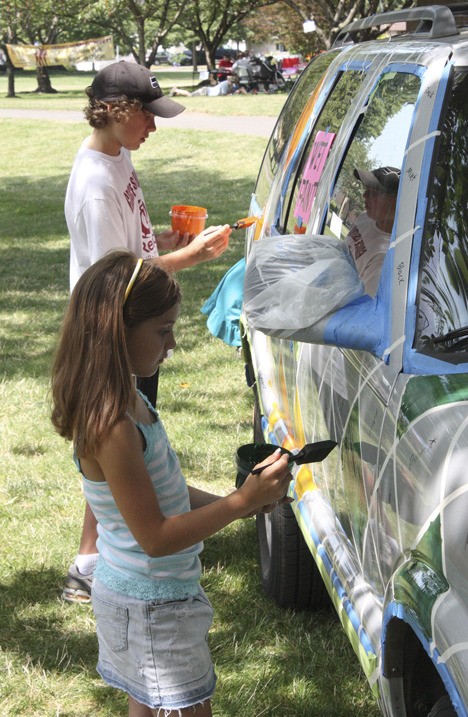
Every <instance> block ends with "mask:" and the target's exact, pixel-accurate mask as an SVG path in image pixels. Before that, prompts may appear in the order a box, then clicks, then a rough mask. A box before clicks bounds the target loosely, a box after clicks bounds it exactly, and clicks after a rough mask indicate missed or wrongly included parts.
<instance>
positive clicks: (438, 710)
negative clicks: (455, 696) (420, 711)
mask: <svg viewBox="0 0 468 717" xmlns="http://www.w3.org/2000/svg"><path fill="white" fill-rule="evenodd" d="M427 717H457V713H456V712H455V710H454V709H453V707H452V703H451V702H450V698H449V697H448V696H447V695H445V696H444V697H441V698H440V700H437V702H436V703H435V705H434V707H433V708H432V709H431V711H430V712H429V714H428V716H427Z"/></svg>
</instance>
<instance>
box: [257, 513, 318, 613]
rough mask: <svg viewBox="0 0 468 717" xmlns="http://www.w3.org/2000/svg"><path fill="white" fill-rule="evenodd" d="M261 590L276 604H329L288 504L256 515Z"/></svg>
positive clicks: (296, 606)
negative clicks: (270, 511)
mask: <svg viewBox="0 0 468 717" xmlns="http://www.w3.org/2000/svg"><path fill="white" fill-rule="evenodd" d="M257 537H258V545H259V557H260V573H261V579H262V585H263V589H264V590H265V592H266V594H267V595H268V596H269V597H271V598H272V599H273V600H274V601H275V602H276V604H277V605H278V606H279V607H282V608H293V609H296V610H308V609H311V610H319V609H320V608H324V607H327V606H329V604H330V598H329V597H328V593H327V590H326V588H325V584H324V582H323V580H322V576H321V575H320V573H319V571H318V568H317V565H316V564H315V561H314V559H313V558H312V555H311V554H310V550H309V548H308V546H307V543H306V542H305V540H304V537H303V535H302V533H301V531H300V528H299V526H298V524H297V520H296V517H295V515H294V513H293V510H292V508H291V506H290V505H279V506H278V507H277V508H275V510H274V511H273V512H272V513H269V514H268V515H264V514H261V515H257Z"/></svg>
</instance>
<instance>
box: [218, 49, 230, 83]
mask: <svg viewBox="0 0 468 717" xmlns="http://www.w3.org/2000/svg"><path fill="white" fill-rule="evenodd" d="M233 64H234V63H233V61H232V60H231V57H230V56H229V55H228V54H227V53H224V55H223V56H222V58H221V59H220V61H219V64H218V68H219V69H220V70H223V72H219V73H218V80H219V81H220V82H221V80H225V79H226V75H227V74H230V71H231V68H232V65H233Z"/></svg>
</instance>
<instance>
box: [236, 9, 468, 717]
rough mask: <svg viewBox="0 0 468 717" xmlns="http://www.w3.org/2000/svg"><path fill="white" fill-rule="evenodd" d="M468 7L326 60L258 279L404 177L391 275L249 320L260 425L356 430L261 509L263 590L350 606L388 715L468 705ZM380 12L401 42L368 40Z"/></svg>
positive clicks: (325, 435) (290, 136) (287, 118)
mask: <svg viewBox="0 0 468 717" xmlns="http://www.w3.org/2000/svg"><path fill="white" fill-rule="evenodd" d="M467 14H468V5H463V4H459V5H454V6H451V7H443V6H430V7H419V8H413V9H410V10H402V11H396V12H390V13H382V14H379V15H374V16H372V17H370V18H367V19H365V20H362V21H357V22H355V23H352V24H351V25H350V26H348V27H347V28H346V29H345V31H344V32H343V33H342V34H341V36H340V37H339V38H338V40H337V41H336V42H335V44H334V46H333V47H332V48H331V50H329V51H327V52H324V53H322V54H320V55H319V56H317V57H316V58H315V59H313V60H312V61H311V62H310V63H309V65H308V66H307V67H306V69H305V70H304V72H303V73H302V75H301V76H300V78H299V80H298V81H297V82H296V84H295V86H294V88H293V90H292V91H291V93H290V95H289V97H288V100H287V102H286V104H285V107H284V109H283V111H282V113H281V115H280V117H279V119H278V121H277V123H276V126H275V129H274V131H273V133H272V136H271V139H270V141H269V143H268V146H267V149H266V151H265V155H264V158H263V161H262V165H261V169H260V172H259V176H258V180H257V184H256V188H255V193H254V194H253V196H252V202H251V210H250V214H251V215H255V216H256V217H257V218H258V221H257V223H256V225H254V226H252V227H250V228H249V229H248V230H247V234H246V259H247V275H246V286H245V292H246V294H247V291H248V290H251V289H252V287H249V285H248V282H249V279H248V277H249V266H250V264H251V262H252V261H253V258H252V257H254V256H255V257H256V258H257V260H258V258H259V257H261V255H262V252H266V251H267V250H269V249H268V247H269V246H270V245H271V243H272V242H274V241H275V238H276V240H277V239H278V237H283V241H282V249H283V250H284V252H285V255H286V256H287V255H288V247H289V246H292V244H294V242H297V246H300V242H299V241H298V240H300V241H302V246H304V242H305V243H307V241H308V237H310V239H311V241H316V242H317V243H321V245H322V246H326V242H327V241H328V242H330V245H333V247H335V248H336V245H337V244H338V245H339V246H340V247H342V244H340V240H341V241H343V242H346V244H347V245H349V246H350V247H351V250H352V249H353V245H352V242H351V244H350V237H353V236H354V237H355V238H356V236H357V239H358V242H357V243H358V245H359V244H360V242H361V239H362V236H361V234H359V232H358V234H356V226H358V225H359V219H360V217H362V216H363V215H365V214H366V212H369V215H370V210H369V206H368V205H369V201H368V198H366V193H367V194H368V193H369V191H370V192H372V191H374V193H375V192H376V190H377V189H378V187H377V184H379V183H380V184H385V181H386V180H385V181H383V179H385V176H387V175H390V174H391V175H393V179H395V175H396V184H395V182H393V190H394V191H393V195H394V196H393V201H394V211H395V215H394V221H392V223H393V226H390V227H388V226H387V227H384V229H383V234H385V235H386V239H385V237H384V242H385V241H386V242H387V243H386V245H385V250H382V249H381V248H380V249H379V252H378V255H379V260H378V273H377V278H376V281H375V286H374V287H373V289H372V290H370V289H369V290H367V288H366V285H365V282H364V285H365V290H366V291H367V293H364V291H362V292H361V295H360V296H359V297H358V298H355V299H354V300H352V301H351V302H348V303H347V304H344V305H341V306H338V307H336V308H334V309H333V310H332V311H329V312H328V313H327V312H325V316H324V315H323V312H322V314H320V315H319V313H320V312H319V313H317V312H318V309H317V306H316V303H315V302H314V301H310V302H302V303H300V306H299V308H300V310H301V311H303V310H305V311H306V312H307V315H308V325H307V327H306V328H303V329H301V330H300V331H299V332H298V331H297V327H296V328H294V327H293V326H292V324H293V323H294V322H293V321H291V330H290V331H289V333H288V329H287V324H288V321H287V320H286V321H284V322H283V324H282V326H283V328H282V330H281V332H280V331H276V330H275V327H274V326H273V327H270V329H271V330H270V329H269V328H268V327H267V328H263V329H262V330H260V329H259V328H258V323H257V328H255V326H254V323H255V322H253V321H252V320H251V316H250V315H249V312H248V311H247V301H246V299H245V296H246V294H245V295H244V314H243V316H242V318H241V329H242V333H243V352H244V357H245V360H246V367H247V378H248V382H249V385H251V386H252V387H253V389H254V398H255V418H254V437H255V440H257V441H265V440H266V441H267V442H270V443H276V444H278V445H281V446H284V447H286V448H288V449H290V450H293V451H294V450H296V449H300V448H301V447H302V446H303V445H304V444H305V443H309V442H315V441H323V440H332V441H336V442H337V444H338V445H337V447H336V448H335V449H334V450H333V451H332V452H331V453H330V455H329V456H328V457H327V458H326V459H325V460H324V461H323V462H322V463H316V464H313V466H312V465H310V464H309V465H302V466H297V467H296V468H294V470H293V481H292V483H291V488H290V495H291V496H292V497H293V498H294V501H293V503H292V504H291V506H289V505H280V506H278V507H277V508H276V510H275V511H274V512H273V513H271V514H270V515H269V516H263V515H262V516H259V517H258V518H257V533H258V540H259V556H260V557H259V559H260V571H261V578H262V583H263V587H264V589H265V591H266V592H267V594H268V595H270V596H271V597H272V598H273V599H274V600H275V601H276V602H277V604H278V605H280V606H282V607H290V608H296V609H300V608H321V607H323V606H324V605H326V604H327V603H330V602H331V603H332V604H333V606H334V608H335V609H336V611H337V613H338V615H339V617H340V620H341V622H342V624H343V627H344V629H345V631H346V633H347V634H348V636H349V638H350V641H351V643H352V645H353V647H354V650H355V652H356V655H357V658H358V660H359V662H360V664H361V666H362V668H363V670H364V672H365V674H366V676H367V679H368V681H369V683H370V686H371V689H372V691H373V692H374V694H375V695H376V697H377V698H378V700H379V705H380V707H381V710H382V713H383V714H384V715H387V716H388V717H396V716H397V715H398V717H416V716H417V717H435V716H436V715H437V717H453V716H454V715H459V717H461V716H464V717H466V716H467V715H468V32H467V31H466V30H464V29H463V21H464V20H467V18H466V17H465V18H463V15H467ZM465 24H466V23H465ZM403 25H405V26H406V29H405V30H403V32H400V34H398V35H392V30H393V29H394V28H395V27H396V28H398V29H400V28H401V27H402V26H403ZM377 26H380V27H382V26H386V34H385V35H384V39H383V40H382V39H378V40H370V41H363V42H360V41H358V40H357V38H358V37H359V34H360V33H361V31H363V30H366V29H367V30H368V29H370V28H371V27H372V28H375V27H377ZM372 177H373V178H374V179H372ZM382 177H383V179H382ZM374 180H375V181H374ZM376 182H377V184H376ZM390 183H391V182H390ZM372 184H373V185H374V186H373V187H372V186H371V185H372ZM364 190H366V191H364ZM363 193H364V198H363ZM390 193H391V192H390V184H389V185H388V186H387V194H390ZM371 219H373V218H372V217H371ZM374 224H375V225H376V226H379V221H374ZM380 228H382V227H380ZM353 232H354V234H353ZM381 233H382V232H381ZM379 246H380V245H379ZM358 248H359V247H358ZM354 249H356V246H354ZM361 249H362V244H361ZM364 250H365V247H364V249H363V251H364ZM358 257H359V251H355V253H354V258H355V259H356V267H357V268H359V261H358ZM266 263H267V264H268V266H269V268H270V269H272V270H273V269H275V262H274V261H271V260H268V261H267V262H266ZM353 266H354V265H353ZM374 268H375V267H374ZM335 281H336V287H339V284H340V278H339V276H338V277H335ZM334 285H335V284H334ZM328 288H330V287H328ZM254 289H255V287H254ZM271 290H272V286H270V292H271ZM300 290H301V289H300V287H299V285H298V287H297V291H298V296H299V295H300V294H299V292H300ZM291 294H294V291H292V292H291V291H290V292H289V295H291ZM271 295H272V296H274V287H273V291H272V293H271ZM288 306H289V304H288ZM296 308H297V306H296ZM289 310H290V309H288V311H289ZM285 311H286V310H285ZM291 312H292V313H291V319H292V318H293V316H292V314H293V312H294V310H291ZM284 318H286V319H287V315H285V316H283V319H284ZM285 325H286V329H285V328H284V326H285ZM463 516H465V517H463Z"/></svg>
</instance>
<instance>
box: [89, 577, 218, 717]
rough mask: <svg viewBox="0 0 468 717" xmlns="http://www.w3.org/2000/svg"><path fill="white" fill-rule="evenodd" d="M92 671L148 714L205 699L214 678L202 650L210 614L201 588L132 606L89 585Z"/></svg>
mask: <svg viewBox="0 0 468 717" xmlns="http://www.w3.org/2000/svg"><path fill="white" fill-rule="evenodd" d="M92 603H93V610H94V614H95V617H96V630H97V636H98V641H99V659H98V665H97V670H98V672H99V674H100V675H101V677H102V678H103V680H104V681H105V682H106V683H107V684H108V685H111V686H112V687H117V688H118V689H121V690H124V691H125V692H127V693H128V694H129V695H131V696H132V697H133V698H134V699H135V700H136V701H137V702H140V703H141V704H144V705H146V706H147V707H151V708H153V709H157V708H161V709H164V710H168V711H169V710H177V709H184V708H185V707H192V706H193V705H196V704H200V703H201V702H204V701H205V700H207V699H210V698H211V697H212V695H213V693H214V689H215V684H216V675H215V673H214V669H213V663H212V660H211V655H210V651H209V648H208V644H207V636H208V631H209V629H210V627H211V623H212V621H213V608H212V607H211V604H210V601H209V600H208V598H207V597H206V595H205V593H204V592H203V590H202V588H200V591H199V593H198V595H195V596H194V597H188V598H186V599H185V600H178V601H175V602H162V601H158V600H137V599H135V598H132V597H129V596H128V595H123V594H121V593H117V592H115V591H113V590H110V589H109V588H107V587H106V586H105V585H103V584H102V583H101V582H100V581H99V580H98V579H97V578H94V580H93V588H92Z"/></svg>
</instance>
